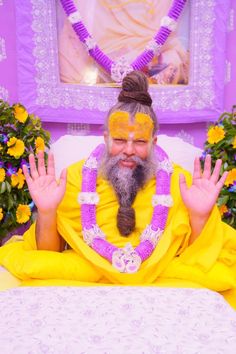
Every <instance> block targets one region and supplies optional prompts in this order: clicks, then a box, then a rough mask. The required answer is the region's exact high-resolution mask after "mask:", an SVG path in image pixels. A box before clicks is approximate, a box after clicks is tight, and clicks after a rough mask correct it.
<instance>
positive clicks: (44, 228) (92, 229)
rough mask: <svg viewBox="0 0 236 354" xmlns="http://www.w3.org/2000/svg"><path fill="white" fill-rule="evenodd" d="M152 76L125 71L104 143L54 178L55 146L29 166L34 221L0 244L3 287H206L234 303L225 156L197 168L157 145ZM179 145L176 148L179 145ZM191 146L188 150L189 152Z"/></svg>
mask: <svg viewBox="0 0 236 354" xmlns="http://www.w3.org/2000/svg"><path fill="white" fill-rule="evenodd" d="M157 132H158V120H157V116H156V114H155V112H154V110H153V108H152V99H151V96H150V94H149V92H148V81H147V78H146V76H145V75H144V74H143V73H142V72H138V71H133V72H131V73H129V74H128V75H127V76H126V77H125V78H124V79H123V82H122V88H121V90H120V93H119V96H118V101H117V103H116V104H115V105H114V106H113V107H112V108H111V109H110V111H109V112H108V114H107V117H106V120H105V123H104V144H101V145H99V146H98V147H97V148H96V149H95V150H94V151H93V152H92V153H91V155H90V156H89V157H88V158H87V159H86V160H83V161H79V162H77V163H75V164H73V165H72V166H70V167H69V168H68V169H67V170H63V171H62V173H61V176H60V179H59V181H57V180H56V177H55V165H54V159H53V154H52V153H49V157H48V164H47V167H46V165H45V160H44V154H43V152H39V153H38V156H37V161H36V157H35V156H34V155H32V154H31V155H30V158H29V163H30V170H28V169H27V167H26V166H24V167H23V172H24V175H25V178H26V181H27V184H28V188H29V191H30V194H31V196H32V199H33V201H34V203H35V205H36V206H37V220H36V222H35V223H34V224H33V225H32V226H31V227H30V228H29V230H27V231H26V232H25V234H24V235H23V238H22V239H20V240H19V238H18V239H16V238H14V237H13V238H12V239H10V240H9V241H8V242H7V243H6V244H5V245H4V246H2V247H1V248H0V265H1V266H2V272H0V280H1V279H3V278H4V281H3V280H2V281H0V284H1V285H0V286H1V287H2V289H3V288H5V289H6V288H10V287H15V286H36V285H40V286H41V285H78V286H83V285H96V286H98V285H108V284H110V285H111V284H113V285H118V284H119V285H140V286H145V285H149V286H150V285H151V286H157V287H158V286H165V287H182V288H184V287H190V288H208V289H211V290H213V291H217V292H219V293H221V294H222V295H223V296H224V297H225V299H226V300H228V301H229V303H230V304H231V305H232V306H233V307H235V308H236V252H235V250H236V231H235V230H234V229H233V228H231V227H230V226H229V225H227V224H225V223H223V222H222V221H221V217H220V213H219V210H218V207H217V206H216V201H217V197H218V195H219V193H220V190H221V188H222V186H223V185H224V182H225V179H226V177H227V172H226V173H223V175H222V176H220V169H221V163H222V162H221V160H217V162H216V164H215V167H214V169H213V171H212V169H211V157H210V155H207V156H206V159H205V164H204V168H203V171H202V170H201V166H200V160H199V158H196V159H195V162H194V171H193V176H191V175H190V173H189V172H186V171H185V170H183V169H182V168H181V167H180V166H178V165H175V164H174V163H172V162H171V161H170V160H169V158H168V156H167V154H166V153H165V151H164V150H162V149H161V148H160V147H159V146H158V135H157ZM173 148H174V147H173ZM186 153H187V152H186ZM1 277H2V278H1Z"/></svg>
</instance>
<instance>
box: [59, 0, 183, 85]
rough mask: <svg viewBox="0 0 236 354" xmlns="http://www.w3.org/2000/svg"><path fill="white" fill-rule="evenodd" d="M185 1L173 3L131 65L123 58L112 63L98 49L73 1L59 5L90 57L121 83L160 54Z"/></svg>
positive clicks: (64, 1) (63, 1)
mask: <svg viewBox="0 0 236 354" xmlns="http://www.w3.org/2000/svg"><path fill="white" fill-rule="evenodd" d="M186 1H187V0H174V1H173V3H172V6H171V8H170V10H169V11H168V14H167V16H165V17H163V18H162V20H161V26H160V29H159V31H158V32H157V33H156V34H155V35H154V37H153V39H152V40H151V41H150V42H149V43H148V45H147V46H146V48H145V49H144V51H143V52H142V53H141V54H140V55H139V56H138V57H137V58H136V59H135V60H134V61H133V62H132V63H131V64H128V63H127V62H126V59H124V57H121V58H120V59H119V60H118V61H117V62H114V61H113V60H111V59H110V58H109V57H108V56H107V55H106V54H105V53H104V52H103V51H102V50H101V49H100V48H99V46H98V45H97V44H96V42H95V41H94V40H93V38H92V36H91V35H90V33H89V32H88V30H87V28H86V27H85V25H84V24H83V22H82V19H81V15H80V13H79V11H78V10H77V8H76V6H75V4H74V1H73V0H61V4H62V7H63V9H64V11H65V13H66V15H67V16H68V19H69V21H70V22H71V24H72V27H73V29H74V31H75V32H76V34H77V36H78V37H79V39H80V41H81V42H82V43H84V44H85V45H86V47H87V50H88V52H89V54H90V56H91V57H92V58H93V59H94V60H95V61H96V62H97V63H98V64H99V65H101V66H102V67H103V68H104V69H105V70H106V71H107V72H108V73H109V74H110V75H111V78H112V79H113V80H114V81H116V82H121V81H122V79H123V77H124V76H126V75H127V74H128V73H129V72H130V71H133V70H141V69H143V68H144V67H145V66H146V65H147V64H148V63H150V61H151V60H152V59H153V57H154V55H155V54H156V53H157V54H159V53H160V51H161V47H162V46H163V45H164V43H165V42H166V40H167V38H168V37H169V35H170V33H171V32H172V31H173V30H175V28H176V26H177V20H178V18H179V16H180V14H181V12H182V11H183V8H184V5H185V3H186Z"/></svg>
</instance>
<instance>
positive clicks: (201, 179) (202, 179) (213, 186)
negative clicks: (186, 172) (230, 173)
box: [180, 155, 227, 217]
mask: <svg viewBox="0 0 236 354" xmlns="http://www.w3.org/2000/svg"><path fill="white" fill-rule="evenodd" d="M221 164H222V161H221V160H217V161H216V164H215V168H214V170H213V172H212V173H211V156H210V155H207V156H206V159H205V163H204V169H203V172H202V171H201V165H200V160H199V158H196V159H195V161H194V172H193V183H192V185H191V186H190V187H187V185H186V180H185V177H184V176H183V175H180V191H181V195H182V199H183V202H184V204H185V206H186V208H187V209H188V212H189V214H190V215H196V216H198V217H208V216H209V215H210V213H211V210H212V208H213V206H214V205H215V203H216V201H217V198H218V195H219V193H220V191H221V188H222V187H223V185H224V182H225V179H226V177H227V172H224V174H223V175H222V177H220V168H221Z"/></svg>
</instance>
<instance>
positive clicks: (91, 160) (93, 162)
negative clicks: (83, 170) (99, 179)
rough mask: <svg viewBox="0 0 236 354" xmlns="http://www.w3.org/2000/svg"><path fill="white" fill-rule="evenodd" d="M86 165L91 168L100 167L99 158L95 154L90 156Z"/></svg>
mask: <svg viewBox="0 0 236 354" xmlns="http://www.w3.org/2000/svg"><path fill="white" fill-rule="evenodd" d="M84 166H85V167H87V168H90V169H97V167H98V162H97V159H96V158H95V157H93V156H90V157H89V158H88V159H87V160H86V161H85V164H84Z"/></svg>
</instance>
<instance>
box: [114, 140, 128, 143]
mask: <svg viewBox="0 0 236 354" xmlns="http://www.w3.org/2000/svg"><path fill="white" fill-rule="evenodd" d="M113 140H114V142H115V143H117V144H125V143H126V140H125V139H113Z"/></svg>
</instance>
